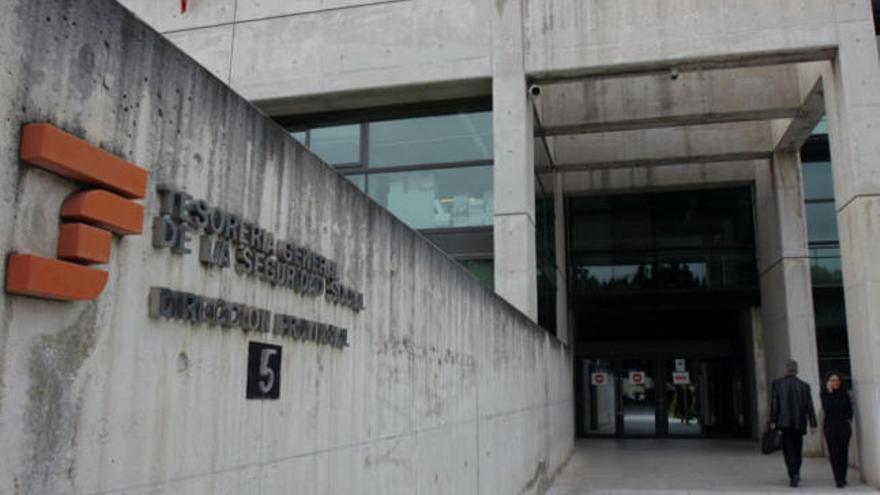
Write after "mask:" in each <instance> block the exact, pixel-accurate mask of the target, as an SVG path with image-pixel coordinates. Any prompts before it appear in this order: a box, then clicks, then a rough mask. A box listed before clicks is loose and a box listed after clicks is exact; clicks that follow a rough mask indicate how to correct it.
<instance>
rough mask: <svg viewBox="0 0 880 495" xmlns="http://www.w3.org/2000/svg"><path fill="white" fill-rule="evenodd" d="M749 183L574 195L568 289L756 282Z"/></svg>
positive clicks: (707, 286)
mask: <svg viewBox="0 0 880 495" xmlns="http://www.w3.org/2000/svg"><path fill="white" fill-rule="evenodd" d="M751 194H752V192H751V188H750V187H739V188H733V189H713V190H701V191H676V192H663V193H650V194H623V195H616V196H602V197H588V198H573V199H571V200H570V202H569V211H570V224H571V229H570V239H569V246H570V250H571V251H570V253H571V254H570V256H571V291H572V292H574V293H587V294H589V293H596V292H613V291H622V292H627V291H652V290H713V289H731V288H754V287H756V285H757V270H756V265H755V235H754V220H753V214H752V196H751Z"/></svg>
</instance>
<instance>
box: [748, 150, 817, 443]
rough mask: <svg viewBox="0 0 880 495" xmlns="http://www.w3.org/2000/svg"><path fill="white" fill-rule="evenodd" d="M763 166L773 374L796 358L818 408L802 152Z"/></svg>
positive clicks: (761, 221) (765, 314)
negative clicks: (787, 361)
mask: <svg viewBox="0 0 880 495" xmlns="http://www.w3.org/2000/svg"><path fill="white" fill-rule="evenodd" d="M758 167H759V168H758V170H756V172H755V189H756V196H757V205H756V206H757V207H756V210H757V219H758V237H759V238H758V270H759V275H760V287H761V317H762V320H763V321H762V323H763V333H764V343H765V355H766V359H767V366H766V371H767V377H768V379H769V380H773V379H775V378H778V377H780V376H782V374H783V372H784V367H785V361H786V360H788V359H795V360H796V361H797V362H798V364H799V365H800V373H799V377H800V378H801V379H802V380H804V381H806V382H807V383H809V384H810V387H812V390H813V402H814V405H815V406H816V407H817V408H818V406H819V402H818V397H819V395H818V393H819V361H818V352H817V348H816V322H815V317H814V314H813V288H812V281H811V278H810V259H809V251H808V248H807V224H806V214H805V207H804V193H803V183H802V178H801V162H800V156H799V155H798V153H797V152H776V153H774V155H773V159H772V160H771V161H770V162H769V163H766V162H765V163H763V164H762V165H758ZM767 397H769V395H767V396H765V397H763V398H762V397H758V399H759V400H767ZM804 448H805V452H806V453H807V454H811V455H819V454H821V452H822V440H821V437H820V436H819V435H809V436H808V437H807V438H806V439H805V442H804Z"/></svg>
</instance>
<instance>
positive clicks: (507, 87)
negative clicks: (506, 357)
mask: <svg viewBox="0 0 880 495" xmlns="http://www.w3.org/2000/svg"><path fill="white" fill-rule="evenodd" d="M494 7H495V8H493V9H492V10H491V12H492V17H491V27H492V29H491V32H492V54H493V56H492V108H493V112H492V129H493V135H494V148H493V157H494V160H495V161H494V167H493V168H492V178H493V190H494V193H495V197H494V200H495V218H494V222H493V225H494V231H493V235H494V245H495V259H494V265H495V290H496V291H497V292H498V294H499V295H501V297H503V298H504V299H506V300H507V301H510V303H511V304H513V305H514V306H516V307H517V308H519V310H520V311H522V312H523V313H525V314H527V315H528V316H529V317H531V318H532V319H533V320H535V321H537V319H538V275H537V255H536V242H535V231H536V227H535V149H534V145H535V139H534V137H533V136H534V126H535V123H534V111H533V107H532V102H531V101H530V100H529V97H528V96H527V93H526V75H525V71H524V67H523V44H524V40H523V33H522V29H520V26H522V22H523V20H522V15H523V12H522V5H521V4H520V3H519V2H498V3H496V4H495V6H494Z"/></svg>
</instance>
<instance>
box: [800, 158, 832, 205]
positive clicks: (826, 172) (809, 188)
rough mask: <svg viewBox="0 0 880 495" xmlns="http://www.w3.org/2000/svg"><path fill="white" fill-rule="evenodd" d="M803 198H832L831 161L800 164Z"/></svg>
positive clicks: (827, 199)
mask: <svg viewBox="0 0 880 495" xmlns="http://www.w3.org/2000/svg"><path fill="white" fill-rule="evenodd" d="M802 170H803V178H804V199H806V200H807V201H816V200H824V201H832V200H834V182H833V180H832V178H831V162H805V163H804V164H803V165H802Z"/></svg>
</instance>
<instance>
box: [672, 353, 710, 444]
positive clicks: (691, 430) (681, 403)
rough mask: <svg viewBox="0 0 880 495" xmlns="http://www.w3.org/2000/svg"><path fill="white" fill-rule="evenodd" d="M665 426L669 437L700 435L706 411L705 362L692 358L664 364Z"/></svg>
mask: <svg viewBox="0 0 880 495" xmlns="http://www.w3.org/2000/svg"><path fill="white" fill-rule="evenodd" d="M665 368H666V373H665V374H666V377H665V382H666V404H667V406H668V407H667V415H666V418H667V425H668V430H667V431H668V432H669V434H670V435H685V436H691V435H702V434H703V425H704V423H705V420H704V416H703V413H704V412H705V411H706V410H707V404H706V402H707V401H706V389H705V387H703V386H702V385H703V382H704V381H705V380H703V378H702V377H703V375H704V374H705V363H704V362H702V361H697V360H694V359H683V358H679V359H671V360H668V361H667V365H666V367H665Z"/></svg>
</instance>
